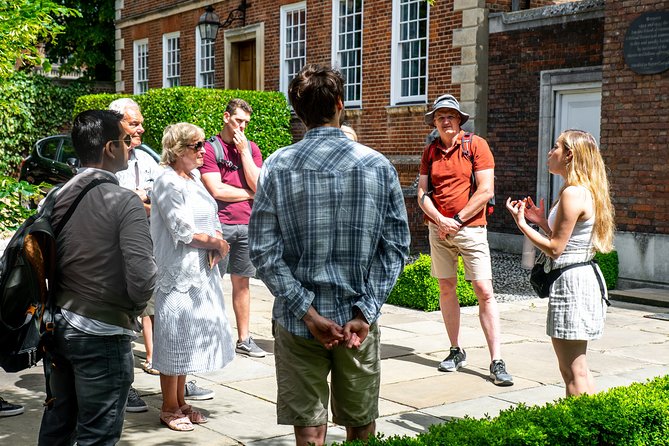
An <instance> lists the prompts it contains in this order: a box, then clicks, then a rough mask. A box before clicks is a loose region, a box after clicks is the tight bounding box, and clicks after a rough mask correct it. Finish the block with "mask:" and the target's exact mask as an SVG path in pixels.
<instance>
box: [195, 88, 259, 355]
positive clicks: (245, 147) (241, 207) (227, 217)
mask: <svg viewBox="0 0 669 446" xmlns="http://www.w3.org/2000/svg"><path fill="white" fill-rule="evenodd" d="M251 113H253V109H252V108H251V106H250V105H249V104H248V103H247V102H246V101H244V100H242V99H231V100H230V101H229V102H228V105H227V106H226V108H225V112H224V113H223V122H224V123H225V125H224V126H223V129H222V130H221V132H220V133H219V134H218V135H214V136H212V137H211V138H209V140H208V141H207V142H206V143H205V145H204V147H205V150H206V153H205V155H204V164H203V165H202V167H200V173H202V182H203V183H204V186H205V187H206V188H207V190H208V191H209V193H210V194H211V196H212V197H214V198H215V199H216V202H217V203H218V219H219V220H220V222H221V226H222V227H223V238H224V239H225V240H226V241H227V242H228V243H229V244H230V253H229V254H228V256H227V258H225V259H223V260H222V261H221V263H220V266H219V268H220V271H221V276H222V275H224V274H225V273H226V270H227V268H228V264H229V265H230V281H231V282H232V308H233V310H234V312H235V320H236V322H237V337H238V338H237V345H236V348H235V351H236V352H237V353H239V354H241V355H246V356H251V357H254V358H262V357H264V356H265V355H266V352H265V351H264V350H263V349H261V348H260V347H258V345H257V344H256V343H255V342H254V341H253V338H252V337H251V333H250V331H249V322H250V316H251V291H250V288H249V278H251V277H253V276H255V273H256V270H255V268H254V267H253V264H252V263H251V260H250V258H249V236H248V232H249V229H248V228H249V219H250V218H251V206H252V205H253V197H254V196H255V192H256V184H257V182H258V176H259V174H260V166H262V154H261V153H260V149H259V148H258V146H257V145H256V143H254V142H253V141H249V140H248V139H247V138H246V135H245V134H244V130H245V129H246V126H247V125H248V123H249V121H250V120H251Z"/></svg>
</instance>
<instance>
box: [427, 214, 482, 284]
mask: <svg viewBox="0 0 669 446" xmlns="http://www.w3.org/2000/svg"><path fill="white" fill-rule="evenodd" d="M458 255H460V256H462V260H463V263H464V264H465V279H466V280H491V279H492V266H491V264H490V246H489V245H488V231H487V229H486V227H485V226H473V227H470V226H465V227H464V228H462V229H460V230H459V231H458V232H457V233H456V234H454V235H449V236H447V237H446V238H445V239H444V240H441V239H440V238H439V231H438V230H437V225H435V224H433V223H430V256H431V257H432V276H433V277H436V278H438V279H450V278H453V277H457V275H458Z"/></svg>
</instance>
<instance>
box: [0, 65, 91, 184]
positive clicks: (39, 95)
mask: <svg viewBox="0 0 669 446" xmlns="http://www.w3.org/2000/svg"><path fill="white" fill-rule="evenodd" d="M89 91H90V84H88V83H85V82H74V83H72V84H70V85H69V86H59V85H55V84H54V83H53V82H52V80H51V79H49V78H47V77H44V76H40V75H30V74H26V73H23V72H17V73H14V74H12V75H11V76H9V77H7V78H0V117H1V119H0V175H8V176H18V168H19V165H20V163H21V160H22V159H23V158H25V157H26V156H28V153H29V152H30V150H31V148H32V145H33V144H34V143H35V142H36V141H37V140H38V139H40V138H43V137H45V136H48V135H53V134H57V133H60V132H61V131H62V130H63V128H64V127H67V126H68V125H69V123H70V122H71V117H72V110H73V108H74V102H75V100H76V98H77V97H78V96H81V95H82V94H86V93H88V92H89Z"/></svg>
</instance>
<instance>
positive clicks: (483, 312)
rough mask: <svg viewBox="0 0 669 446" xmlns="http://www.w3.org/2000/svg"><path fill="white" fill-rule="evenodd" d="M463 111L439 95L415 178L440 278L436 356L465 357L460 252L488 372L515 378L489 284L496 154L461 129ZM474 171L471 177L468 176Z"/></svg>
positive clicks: (501, 381) (501, 379)
mask: <svg viewBox="0 0 669 446" xmlns="http://www.w3.org/2000/svg"><path fill="white" fill-rule="evenodd" d="M468 119H469V115H468V114H467V113H465V112H463V111H462V110H460V104H459V103H458V100H457V99H455V97H453V96H452V95H450V94H445V95H443V96H440V97H438V98H437V99H436V100H435V101H434V104H433V106H432V110H431V111H430V112H429V113H426V114H425V123H426V124H427V125H430V126H432V127H435V128H436V130H437V131H438V132H439V137H438V138H436V139H435V140H434V141H432V142H431V143H430V144H428V145H427V147H426V148H425V150H424V152H423V156H422V159H421V164H420V176H419V180H418V204H419V205H420V207H421V209H422V210H423V212H424V213H425V216H426V218H427V220H428V222H429V223H428V226H429V238H430V254H431V256H432V275H433V276H434V277H436V278H437V279H438V281H439V304H440V307H441V314H442V317H443V319H444V325H445V326H446V332H447V334H448V338H449V340H450V343H451V348H450V352H449V355H448V356H447V357H446V358H445V359H444V360H443V361H442V362H441V363H440V364H439V367H438V368H439V370H440V371H442V372H455V371H457V370H458V369H459V368H460V367H463V366H465V365H467V354H466V353H465V351H464V349H463V348H461V347H460V304H459V302H458V297H457V295H456V292H455V290H456V287H457V280H458V279H457V271H458V269H457V268H458V256H461V257H462V260H463V262H464V266H465V279H466V280H470V281H471V283H472V287H473V288H474V293H475V294H476V297H477V299H478V302H479V320H480V322H481V327H482V328H483V334H484V335H485V338H486V342H487V344H488V350H489V351H490V360H491V362H490V369H489V370H490V379H491V380H492V382H493V383H494V384H496V385H498V386H510V385H513V378H512V377H511V375H510V374H509V373H508V372H507V371H506V365H505V364H504V361H503V360H502V358H501V346H500V344H501V341H500V322H499V310H498V308H497V302H496V301H495V296H494V294H493V288H492V267H491V263H490V248H489V246H488V236H487V229H486V223H487V222H486V212H485V209H486V204H487V202H488V200H489V199H490V198H492V197H493V196H494V181H495V180H494V178H495V176H494V169H495V160H494V159H493V156H492V152H491V151H490V147H488V143H487V142H486V141H485V139H483V138H481V137H479V136H476V135H473V134H469V133H465V132H464V131H463V130H462V129H461V126H462V125H463V124H464V123H465V122H467V120H468ZM472 173H473V176H474V178H475V182H474V181H472Z"/></svg>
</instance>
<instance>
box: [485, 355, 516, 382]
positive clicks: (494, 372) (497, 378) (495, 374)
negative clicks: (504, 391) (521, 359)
mask: <svg viewBox="0 0 669 446" xmlns="http://www.w3.org/2000/svg"><path fill="white" fill-rule="evenodd" d="M490 379H491V380H492V382H493V384H495V385H496V386H512V385H513V378H512V377H511V375H510V374H509V373H507V371H506V365H505V364H504V361H502V360H501V359H496V360H494V361H493V362H491V363H490Z"/></svg>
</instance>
